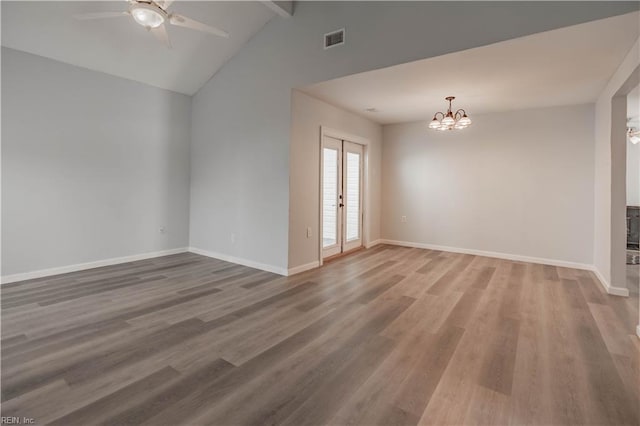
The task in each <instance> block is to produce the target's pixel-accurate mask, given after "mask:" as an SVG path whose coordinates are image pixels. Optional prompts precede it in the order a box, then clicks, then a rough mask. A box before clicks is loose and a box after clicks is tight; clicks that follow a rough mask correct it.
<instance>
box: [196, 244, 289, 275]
mask: <svg viewBox="0 0 640 426" xmlns="http://www.w3.org/2000/svg"><path fill="white" fill-rule="evenodd" d="M188 250H189V251H190V252H191V253H195V254H200V255H202V256H207V257H212V258H214V259H219V260H224V261H225V262H231V263H237V264H238V265H243V266H248V267H250V268H255V269H260V270H262V271H267V272H273V273H274V274H278V275H284V276H287V274H288V272H289V271H287V269H285V268H281V267H279V266H274V265H267V264H266V263H260V262H254V261H253V260H249V259H243V258H241V257H235V256H229V255H228V254H223V253H216V252H213V251H208V250H202V249H199V248H196V247H189V249H188Z"/></svg>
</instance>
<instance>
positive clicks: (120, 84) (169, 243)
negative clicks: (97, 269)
mask: <svg viewBox="0 0 640 426" xmlns="http://www.w3.org/2000/svg"><path fill="white" fill-rule="evenodd" d="M190 109H191V99H190V97H188V96H185V95H180V94H177V93H173V92H169V91H166V90H161V89H157V88H152V87H150V86H146V85H143V84H140V83H136V82H132V81H129V80H124V79H121V78H117V77H112V76H108V75H106V74H102V73H97V72H94V71H89V70H86V69H82V68H78V67H75V66H71V65H66V64H63V63H60V62H56V61H53V60H50V59H45V58H42V57H39V56H35V55H31V54H27V53H23V52H19V51H15V50H11V49H7V48H2V274H3V275H11V274H17V273H23V272H33V271H37V270H42V269H47V268H54V267H62V266H68V265H74V264H79V263H85V262H92V261H98V260H105V259H110V258H114V257H121V256H128V255H134V254H141V253H147V252H154V251H159V250H165V249H171V248H177V247H185V246H187V243H188V218H189V138H190ZM160 227H165V228H166V234H164V235H162V234H160V232H159V228H160Z"/></svg>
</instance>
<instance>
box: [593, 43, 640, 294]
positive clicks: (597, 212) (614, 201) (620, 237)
mask: <svg viewBox="0 0 640 426" xmlns="http://www.w3.org/2000/svg"><path fill="white" fill-rule="evenodd" d="M638 66H640V39H639V40H638V41H637V42H636V43H635V44H634V46H633V47H632V48H631V50H630V51H629V54H628V55H627V57H626V58H625V59H624V61H623V62H622V64H620V66H619V67H618V69H617V71H616V72H615V73H614V75H613V76H612V77H611V80H609V83H607V86H606V87H605V88H604V90H603V91H602V93H601V94H600V96H599V97H598V101H597V102H596V115H595V137H596V150H595V192H594V256H593V257H594V259H593V261H594V262H593V263H594V266H595V268H596V271H597V274H598V276H599V278H600V280H601V281H603V282H604V284H605V285H606V286H612V287H616V288H620V289H625V288H626V267H625V245H626V243H625V240H626V232H625V227H626V225H625V224H626V220H625V214H626V213H625V204H626V200H625V199H624V198H626V194H625V191H624V189H622V190H621V186H620V185H622V186H624V185H625V183H624V182H625V179H626V173H625V169H626V161H625V160H624V152H625V149H626V147H625V146H624V144H626V138H625V136H624V133H622V140H620V141H615V140H614V139H613V133H618V131H619V130H620V129H613V128H612V117H613V112H614V111H613V102H614V101H613V100H614V98H615V97H616V96H617V95H618V92H619V91H620V89H621V88H623V86H624V85H626V84H629V83H631V84H632V83H633V82H632V81H631V79H632V76H633V74H634V73H636V74H637V72H638ZM637 84H638V83H637V82H635V84H633V85H632V86H631V87H629V90H628V91H631V89H632V88H633V86H635V85H637ZM618 104H619V106H620V107H619V108H617V116H616V118H617V119H618V120H621V121H622V122H621V123H618V125H619V124H621V125H622V129H623V132H624V127H625V123H624V121H626V111H622V110H623V108H621V107H622V106H623V104H622V102H618ZM624 106H626V105H624ZM624 110H626V108H624ZM615 158H618V159H619V160H620V159H621V160H622V162H623V163H622V164H619V163H614V162H613V161H614V159H615ZM616 164H618V165H617V166H616V167H614V165H616ZM614 184H618V185H617V186H618V187H617V188H616V193H620V195H621V196H618V197H614V193H613V192H612V187H613V185H614Z"/></svg>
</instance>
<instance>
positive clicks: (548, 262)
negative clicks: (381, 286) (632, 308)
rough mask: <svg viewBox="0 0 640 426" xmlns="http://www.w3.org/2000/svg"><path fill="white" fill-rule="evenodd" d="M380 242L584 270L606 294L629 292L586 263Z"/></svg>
mask: <svg viewBox="0 0 640 426" xmlns="http://www.w3.org/2000/svg"><path fill="white" fill-rule="evenodd" d="M380 241H381V242H382V243H384V244H391V245H396V246H404V247H415V248H423V249H429V250H440V251H448V252H453V253H464V254H473V255H476V256H486V257H495V258H498V259H507V260H516V261H519V262H528V263H540V264H543V265H553V266H561V267H563V268H573V269H584V270H586V271H592V272H593V273H594V274H595V275H596V277H597V278H598V280H599V281H600V284H601V285H602V286H603V287H604V289H605V291H606V292H607V294H611V295H613V296H624V297H629V290H628V289H627V288H625V287H615V286H612V285H610V284H609V282H608V281H607V280H606V279H605V278H604V276H603V275H602V274H601V273H600V271H598V269H597V268H596V267H595V266H594V265H588V264H586V263H577V262H567V261H564V260H556V259H545V258H541V257H531V256H521V255H518V254H508V253H499V252H493V251H484V250H473V249H463V248H458V247H447V246H438V245H434V244H424V243H414V242H409V241H396V240H380Z"/></svg>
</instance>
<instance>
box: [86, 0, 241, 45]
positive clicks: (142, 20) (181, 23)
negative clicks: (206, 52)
mask: <svg viewBox="0 0 640 426" xmlns="http://www.w3.org/2000/svg"><path fill="white" fill-rule="evenodd" d="M127 1H128V2H129V9H128V10H125V11H123V12H96V13H84V14H80V15H74V18H76V19H82V20H86V19H104V18H117V17H121V16H131V17H132V18H133V20H134V21H136V23H138V24H140V25H142V26H143V27H145V28H146V29H147V30H148V31H149V32H151V33H152V34H153V35H154V36H155V37H156V38H157V39H158V40H160V41H161V42H162V43H164V44H165V45H166V46H167V47H171V41H170V40H169V34H167V28H166V27H165V23H167V22H168V23H169V24H171V25H176V26H178V27H184V28H189V29H192V30H196V31H203V32H205V33H209V34H213V35H217V36H220V37H225V38H228V37H229V33H227V32H226V31H223V30H221V29H218V28H215V27H212V26H210V25H206V24H203V23H202V22H198V21H196V20H194V19H191V18H187V17H186V16H183V15H179V14H177V13H172V12H168V11H167V9H168V8H169V6H171V3H173V0H127Z"/></svg>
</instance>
